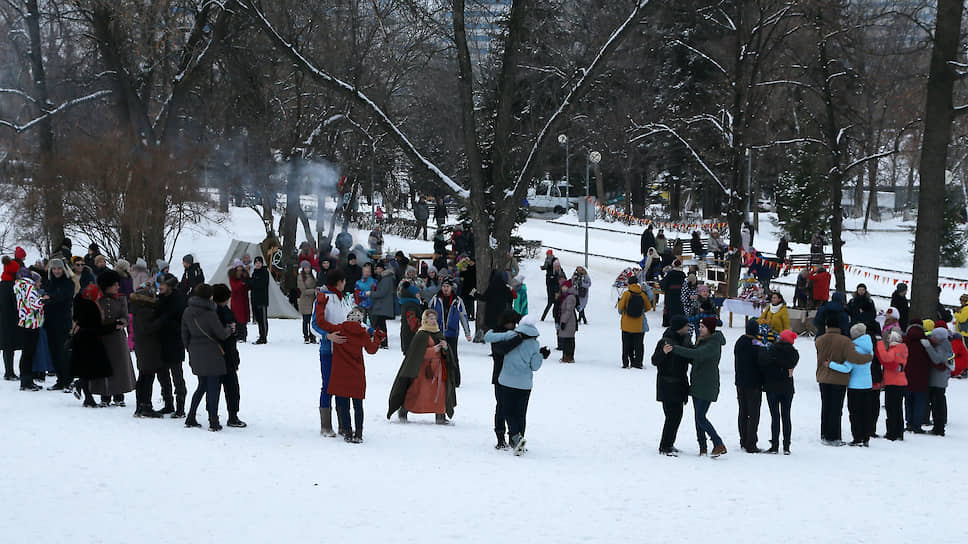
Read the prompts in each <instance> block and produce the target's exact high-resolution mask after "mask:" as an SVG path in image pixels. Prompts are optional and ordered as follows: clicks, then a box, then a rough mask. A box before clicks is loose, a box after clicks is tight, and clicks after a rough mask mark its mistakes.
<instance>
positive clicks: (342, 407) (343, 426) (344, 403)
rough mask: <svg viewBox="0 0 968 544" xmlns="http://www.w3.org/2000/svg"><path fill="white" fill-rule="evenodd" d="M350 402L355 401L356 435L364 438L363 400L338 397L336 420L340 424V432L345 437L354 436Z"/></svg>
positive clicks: (354, 419)
mask: <svg viewBox="0 0 968 544" xmlns="http://www.w3.org/2000/svg"><path fill="white" fill-rule="evenodd" d="M350 400H352V401H353V422H354V423H355V424H356V435H357V436H360V437H362V436H363V399H350V398H349V397H336V420H337V422H338V423H339V432H340V434H341V435H343V436H348V435H352V434H353V427H352V426H350Z"/></svg>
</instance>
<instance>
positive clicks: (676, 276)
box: [659, 259, 686, 327]
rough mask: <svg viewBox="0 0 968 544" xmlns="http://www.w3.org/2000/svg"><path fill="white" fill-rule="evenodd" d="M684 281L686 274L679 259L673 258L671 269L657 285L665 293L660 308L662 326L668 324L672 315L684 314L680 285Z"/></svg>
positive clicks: (683, 283)
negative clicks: (662, 304) (662, 305)
mask: <svg viewBox="0 0 968 544" xmlns="http://www.w3.org/2000/svg"><path fill="white" fill-rule="evenodd" d="M685 283H686V274H685V272H683V271H682V263H681V262H679V259H675V260H674V261H673V262H672V270H670V271H669V272H668V273H667V274H666V275H665V277H664V278H662V281H661V282H660V284H659V286H660V287H662V292H663V293H665V305H664V307H663V309H662V326H663V327H665V326H668V325H669V323H670V320H671V319H672V316H674V315H683V316H685V314H686V310H685V308H683V306H682V286H683V285H685Z"/></svg>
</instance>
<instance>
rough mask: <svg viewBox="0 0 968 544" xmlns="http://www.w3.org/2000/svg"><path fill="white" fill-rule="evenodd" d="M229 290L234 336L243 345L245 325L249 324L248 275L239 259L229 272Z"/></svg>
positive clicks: (245, 336)
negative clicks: (234, 322)
mask: <svg viewBox="0 0 968 544" xmlns="http://www.w3.org/2000/svg"><path fill="white" fill-rule="evenodd" d="M228 275H229V288H230V289H232V301H231V302H230V303H229V304H230V306H231V308H232V313H233V314H235V321H236V326H235V327H236V328H235V335H236V337H237V338H238V340H239V342H242V343H243V344H244V343H245V339H246V338H247V337H248V334H246V333H247V327H246V324H247V323H248V322H249V319H250V317H249V316H250V315H251V314H250V313H249V273H248V272H246V270H245V264H243V263H242V260H241V259H236V260H235V262H233V263H232V269H231V270H229V274H228Z"/></svg>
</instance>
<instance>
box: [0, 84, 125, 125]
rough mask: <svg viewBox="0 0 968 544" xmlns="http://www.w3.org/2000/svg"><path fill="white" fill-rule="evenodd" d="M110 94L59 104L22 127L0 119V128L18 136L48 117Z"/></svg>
mask: <svg viewBox="0 0 968 544" xmlns="http://www.w3.org/2000/svg"><path fill="white" fill-rule="evenodd" d="M110 94H111V91H109V90H103V91H97V92H95V93H92V94H89V95H87V96H82V97H80V98H75V99H73V100H68V101H67V102H64V103H63V104H61V105H60V106H57V107H56V108H54V109H52V110H49V111H47V112H46V113H44V114H43V115H41V116H40V117H37V118H36V119H33V120H31V121H29V122H27V123H25V124H23V125H18V124H16V123H15V122H12V121H5V120H3V119H0V127H7V128H9V129H12V130H13V131H14V132H16V133H18V134H19V133H21V132H24V131H27V130H30V129H31V128H33V127H34V126H35V125H37V123H40V122H41V121H43V120H44V119H47V118H48V117H52V116H54V115H57V114H59V113H64V112H65V111H67V110H69V109H71V108H73V107H74V106H79V105H81V104H84V103H86V102H91V101H92V100H97V99H98V98H102V97H105V96H108V95H110Z"/></svg>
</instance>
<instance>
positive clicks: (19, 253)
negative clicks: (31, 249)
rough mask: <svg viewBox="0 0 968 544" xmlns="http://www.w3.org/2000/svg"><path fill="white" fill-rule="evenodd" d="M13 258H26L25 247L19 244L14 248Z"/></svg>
mask: <svg viewBox="0 0 968 544" xmlns="http://www.w3.org/2000/svg"><path fill="white" fill-rule="evenodd" d="M13 258H14V259H20V260H23V259H26V258H27V252H26V251H24V248H22V247H20V246H17V247H16V248H15V249H14V250H13Z"/></svg>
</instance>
